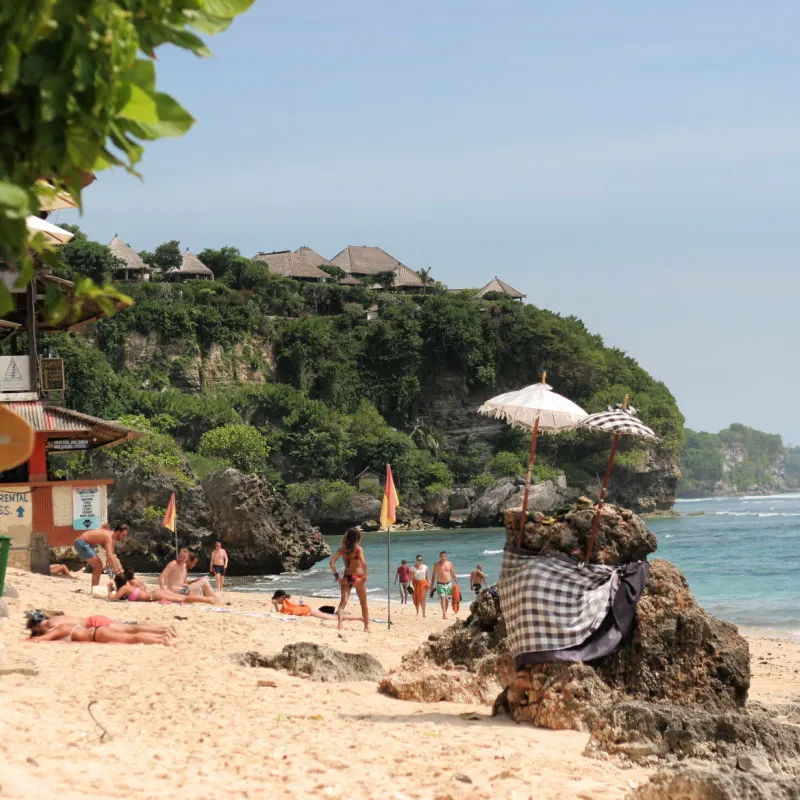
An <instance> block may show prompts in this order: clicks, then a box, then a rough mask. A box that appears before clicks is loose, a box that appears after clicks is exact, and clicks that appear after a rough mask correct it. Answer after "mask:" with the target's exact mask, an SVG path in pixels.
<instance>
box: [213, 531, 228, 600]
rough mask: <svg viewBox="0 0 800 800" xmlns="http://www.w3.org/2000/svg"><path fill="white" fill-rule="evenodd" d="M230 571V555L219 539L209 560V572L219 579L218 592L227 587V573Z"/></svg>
mask: <svg viewBox="0 0 800 800" xmlns="http://www.w3.org/2000/svg"><path fill="white" fill-rule="evenodd" d="M227 569H228V553H227V551H226V550H225V548H224V547H223V546H222V542H221V541H219V539H217V541H216V542H214V549H213V550H212V551H211V556H210V558H209V572H211V573H212V574H213V575H214V577H215V578H216V579H217V591H218V592H221V591H222V587H223V586H224V585H225V572H226V571H227Z"/></svg>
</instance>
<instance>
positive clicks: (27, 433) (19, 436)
mask: <svg viewBox="0 0 800 800" xmlns="http://www.w3.org/2000/svg"><path fill="white" fill-rule="evenodd" d="M33 438H34V437H33V428H31V426H30V425H28V423H27V422H25V420H24V419H22V417H20V416H19V415H18V414H15V413H14V412H13V411H10V410H9V409H8V408H7V407H6V406H5V405H3V404H0V472H4V471H5V470H7V469H13V468H14V467H18V466H19V465H20V464H23V463H24V462H26V461H27V460H28V459H29V458H30V457H31V453H32V452H33Z"/></svg>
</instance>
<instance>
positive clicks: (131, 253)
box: [108, 233, 151, 282]
mask: <svg viewBox="0 0 800 800" xmlns="http://www.w3.org/2000/svg"><path fill="white" fill-rule="evenodd" d="M108 249H109V250H110V251H111V252H112V253H113V254H114V255H115V256H116V257H117V258H118V259H119V260H120V261H122V264H123V266H120V267H118V268H117V269H115V270H114V275H113V279H114V280H115V281H123V282H129V281H149V280H150V273H151V270H150V267H148V266H147V264H145V263H144V261H142V259H141V257H140V256H139V254H138V253H137V252H136V251H135V250H134V249H133V248H132V247H129V246H128V245H127V244H125V242H123V241H122V239H120V238H119V236H117V234H116V233H115V234H114V238H113V239H112V240H111V241H110V242H109V244H108Z"/></svg>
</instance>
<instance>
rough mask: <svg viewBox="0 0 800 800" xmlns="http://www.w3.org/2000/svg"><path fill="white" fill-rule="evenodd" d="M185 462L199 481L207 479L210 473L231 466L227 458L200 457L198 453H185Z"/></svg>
mask: <svg viewBox="0 0 800 800" xmlns="http://www.w3.org/2000/svg"><path fill="white" fill-rule="evenodd" d="M186 460H187V461H188V462H189V466H190V467H191V468H192V472H194V474H195V475H197V477H198V478H199V479H200V480H203V478H207V477H208V476H209V475H210V474H211V473H212V472H216V471H217V470H220V469H226V468H227V467H232V466H233V464H231V462H230V461H229V460H228V459H227V458H219V457H217V456H204V455H200V453H187V454H186Z"/></svg>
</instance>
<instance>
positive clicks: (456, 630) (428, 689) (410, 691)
mask: <svg viewBox="0 0 800 800" xmlns="http://www.w3.org/2000/svg"><path fill="white" fill-rule="evenodd" d="M506 652H507V648H506V633H505V626H504V624H503V622H502V620H501V615H500V605H499V603H498V602H497V598H496V596H495V595H493V594H492V593H490V592H481V594H479V595H478V597H477V599H476V600H475V601H474V602H473V603H472V606H471V607H470V616H469V618H468V619H467V621H466V622H461V621H458V622H456V623H455V624H454V625H452V626H451V627H449V628H448V629H447V630H445V631H444V632H442V633H434V634H431V635H430V636H429V637H428V641H427V642H425V643H424V644H423V645H422V646H421V647H419V648H418V649H417V650H415V651H414V652H413V653H410V654H409V655H407V656H405V657H404V658H403V663H402V666H401V668H400V669H398V670H394V671H392V672H390V673H389V674H388V675H387V676H386V677H385V678H384V679H383V680H382V681H381V683H380V686H379V688H380V691H382V692H384V693H385V694H388V695H390V696H391V697H397V698H399V699H401V700H417V701H421V702H438V701H442V700H447V701H451V702H462V703H469V702H472V701H474V700H476V699H477V700H480V702H482V703H491V702H492V701H493V700H494V698H495V697H496V696H497V693H498V692H499V691H500V689H501V686H500V683H499V681H498V677H497V672H498V662H499V660H500V658H501V657H502V656H504V655H505V653H506Z"/></svg>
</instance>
